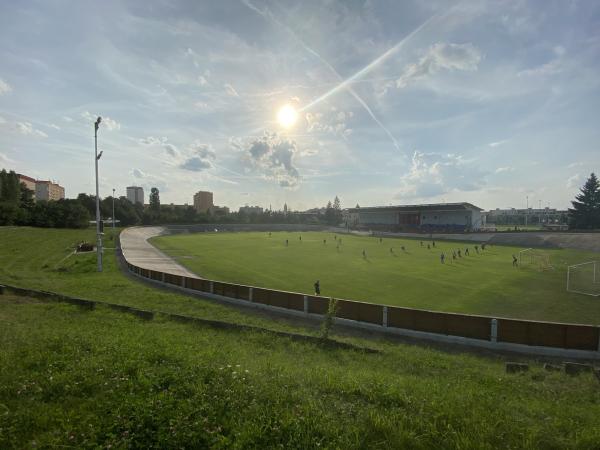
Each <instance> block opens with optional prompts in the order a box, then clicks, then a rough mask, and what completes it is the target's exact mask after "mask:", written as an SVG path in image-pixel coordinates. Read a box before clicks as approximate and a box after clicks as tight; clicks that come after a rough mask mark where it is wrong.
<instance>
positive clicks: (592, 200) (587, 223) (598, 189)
mask: <svg viewBox="0 0 600 450" xmlns="http://www.w3.org/2000/svg"><path fill="white" fill-rule="evenodd" d="M571 203H572V204H573V208H569V227H570V228H579V229H592V228H600V183H599V182H598V178H597V177H596V175H595V174H594V173H592V174H591V175H590V177H589V178H588V179H587V181H586V182H585V184H584V185H583V187H582V188H581V193H580V194H578V195H577V196H576V197H575V200H573V201H572V202H571Z"/></svg>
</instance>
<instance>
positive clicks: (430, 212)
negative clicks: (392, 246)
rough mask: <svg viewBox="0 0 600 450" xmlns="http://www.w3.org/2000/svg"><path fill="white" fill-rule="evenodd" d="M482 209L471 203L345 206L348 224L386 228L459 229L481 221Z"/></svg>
mask: <svg viewBox="0 0 600 450" xmlns="http://www.w3.org/2000/svg"><path fill="white" fill-rule="evenodd" d="M481 211H482V209H481V208H478V207H477V206H475V205H472V204H471V203H439V204H426V205H398V206H374V207H365V208H361V207H357V208H349V209H348V210H346V211H345V220H346V223H347V224H348V226H350V227H357V228H370V229H380V230H389V231H425V232H433V231H440V232H453V231H456V232H460V231H470V230H478V229H480V228H482V227H483V225H484V224H485V217H484V216H482V214H481Z"/></svg>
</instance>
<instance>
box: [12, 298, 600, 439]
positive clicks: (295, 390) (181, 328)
mask: <svg viewBox="0 0 600 450" xmlns="http://www.w3.org/2000/svg"><path fill="white" fill-rule="evenodd" d="M377 345H378V347H379V348H380V349H381V350H382V352H381V353H379V354H365V353H362V352H357V351H352V350H332V349H326V348H323V347H320V346H316V345H314V344H310V343H305V342H296V341H291V340H289V339H287V338H279V337H273V336H272V335H268V334H263V333H260V332H242V331H237V330H214V329H210V328H205V327H202V326H194V325H185V324H178V323H173V322H169V321H166V320H164V319H160V318H158V319H156V320H154V321H151V322H144V321H141V320H140V319H136V318H134V317H133V316H131V315H129V314H123V313H118V312H115V311H111V310H109V309H107V308H105V307H102V306H99V307H98V308H97V309H96V310H95V311H86V310H82V309H78V308H77V307H75V306H71V305H64V304H56V303H42V302H39V301H37V300H32V299H27V298H22V297H14V296H10V295H4V296H0V448H2V449H11V448H256V449H269V448H298V449H309V448H339V449H352V448H380V449H389V448H411V449H412V448H414V449H432V448H435V449H454V448H456V449H490V448H505V449H514V448H525V449H540V448H548V449H550V448H553V449H554V448H565V449H566V448H569V449H571V448H587V449H592V448H598V445H600V390H599V389H598V381H597V380H596V379H595V378H594V376H593V375H592V374H589V373H588V374H582V375H580V376H578V377H570V376H568V375H565V374H564V373H561V372H547V371H545V370H543V369H542V367H541V365H540V364H536V363H534V364H533V365H532V368H531V370H530V371H529V372H527V373H523V374H518V375H507V374H505V373H504V367H503V361H502V359H501V358H498V359H493V358H483V357H477V356H474V355H464V354H448V353H444V352H441V351H436V350H432V349H428V348H426V347H419V346H409V345H401V344H393V343H386V342H384V341H380V342H378V344H377Z"/></svg>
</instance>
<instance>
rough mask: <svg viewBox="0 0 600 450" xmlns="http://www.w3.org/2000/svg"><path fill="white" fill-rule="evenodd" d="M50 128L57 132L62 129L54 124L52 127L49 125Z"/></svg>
mask: <svg viewBox="0 0 600 450" xmlns="http://www.w3.org/2000/svg"><path fill="white" fill-rule="evenodd" d="M48 126H49V127H50V128H54V129H55V130H60V127H59V126H58V125H56V124H54V123H51V124H50V125H48Z"/></svg>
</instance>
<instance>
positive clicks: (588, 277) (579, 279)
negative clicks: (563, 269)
mask: <svg viewBox="0 0 600 450" xmlns="http://www.w3.org/2000/svg"><path fill="white" fill-rule="evenodd" d="M567 291H568V292H574V293H576V294H583V295H591V296H592V297H599V296H600V262H598V261H587V262H583V263H579V264H574V265H572V266H569V267H567Z"/></svg>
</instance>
